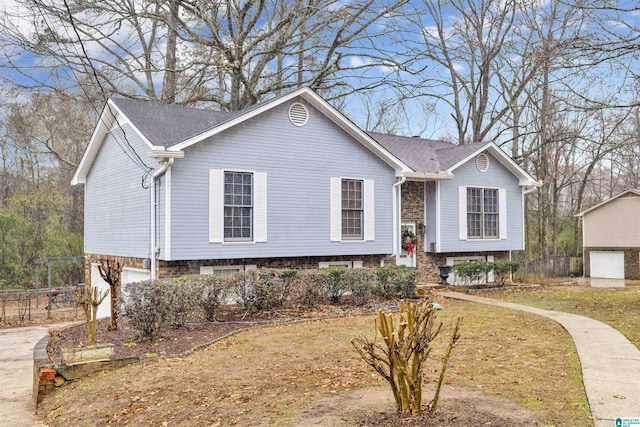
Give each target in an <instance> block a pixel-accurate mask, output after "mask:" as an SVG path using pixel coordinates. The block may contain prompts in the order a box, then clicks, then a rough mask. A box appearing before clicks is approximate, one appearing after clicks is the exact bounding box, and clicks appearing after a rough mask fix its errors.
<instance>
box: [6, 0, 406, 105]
mask: <svg viewBox="0 0 640 427" xmlns="http://www.w3.org/2000/svg"><path fill="white" fill-rule="evenodd" d="M406 3H407V0H357V1H352V2H347V3H344V2H342V1H339V0H295V1H290V0H257V1H241V0H223V1H216V2H199V1H186V0H156V1H149V2H136V1H131V0H104V1H100V2H84V1H80V0H17V2H16V4H17V5H18V6H17V7H16V8H14V9H12V10H9V11H7V12H5V16H4V19H3V20H2V21H1V22H0V43H1V46H2V48H3V51H4V52H5V56H4V58H3V60H2V61H1V63H0V65H1V66H3V67H5V68H7V69H9V70H10V71H11V72H8V73H7V76H14V78H13V81H14V82H16V83H19V84H21V85H26V86H29V87H32V88H42V87H49V86H51V83H50V82H52V81H54V82H55V84H57V85H59V84H60V82H61V81H62V82H66V84H67V86H77V80H78V79H80V78H83V77H85V76H91V78H94V79H95V80H96V81H97V82H99V84H100V86H101V87H102V88H103V90H104V92H105V94H106V95H109V94H120V95H123V96H126V97H140V98H146V99H152V100H162V101H163V102H169V103H172V102H178V103H185V104H194V103H199V102H212V103H214V104H217V105H218V106H219V108H221V109H224V110H238V109H241V108H244V107H247V106H249V105H252V104H255V103H256V102H258V101H260V100H263V99H265V98H266V97H269V96H272V95H273V94H274V93H278V92H279V91H283V90H290V89H292V88H296V87H300V86H302V85H308V86H311V87H313V88H316V89H318V90H324V91H325V94H327V95H331V96H336V95H342V94H344V93H352V92H353V91H354V90H359V89H361V87H360V86H359V85H357V84H356V85H355V86H353V84H354V83H353V82H355V80H354V81H351V83H350V84H345V83H344V82H345V80H347V79H348V78H349V77H350V76H354V75H356V74H357V73H358V72H359V71H360V70H361V68H362V67H365V68H371V67H375V66H378V65H382V64H383V63H384V64H393V63H394V60H393V59H389V58H387V57H386V56H385V57H384V58H382V57H379V56H378V55H377V54H376V53H375V49H374V48H373V46H374V45H375V44H376V40H382V39H383V38H384V37H385V36H386V35H388V33H389V31H390V30H389V28H388V27H387V26H386V25H384V21H385V20H388V19H391V18H392V17H393V16H394V15H395V14H398V13H401V10H402V7H403V6H404V5H405V4H406ZM374 24H376V25H374ZM381 44H382V42H381ZM366 46H368V48H366ZM24 56H30V58H31V59H33V60H32V61H29V64H28V65H27V64H26V63H25V61H24V60H23V57H24ZM361 56H366V57H367V61H364V65H362V64H359V65H357V66H354V65H353V59H354V58H358V57H361ZM400 65H401V64H400ZM379 80H382V79H379ZM343 86H344V87H343ZM369 86H370V84H368V83H367V87H369ZM374 86H375V85H374Z"/></svg>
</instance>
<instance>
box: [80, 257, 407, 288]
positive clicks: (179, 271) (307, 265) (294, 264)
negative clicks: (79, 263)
mask: <svg viewBox="0 0 640 427" xmlns="http://www.w3.org/2000/svg"><path fill="white" fill-rule="evenodd" d="M107 259H108V260H110V261H114V262H115V261H117V262H119V263H120V264H121V265H123V266H125V267H132V268H144V267H143V263H144V262H145V260H144V259H143V258H129V257H114V256H110V255H96V254H85V264H84V267H85V283H91V264H92V263H93V264H95V263H99V262H100V261H101V260H107ZM355 260H357V261H362V265H363V267H372V268H373V267H379V266H380V265H381V264H382V263H383V262H384V265H395V257H390V256H389V255H344V256H330V257H329V256H326V257H291V258H240V259H209V260H185V261H157V263H158V264H157V275H158V278H159V279H160V278H171V277H179V276H185V275H189V274H199V273H200V267H201V266H209V267H211V266H213V267H220V266H228V265H255V266H257V267H258V268H291V269H311V268H318V265H319V263H321V262H330V261H355Z"/></svg>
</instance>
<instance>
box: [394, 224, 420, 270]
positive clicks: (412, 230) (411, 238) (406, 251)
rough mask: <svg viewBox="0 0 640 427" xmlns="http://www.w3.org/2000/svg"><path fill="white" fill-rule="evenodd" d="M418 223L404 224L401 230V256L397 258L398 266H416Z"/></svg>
mask: <svg viewBox="0 0 640 427" xmlns="http://www.w3.org/2000/svg"><path fill="white" fill-rule="evenodd" d="M415 236H416V223H415V222H403V223H402V226H401V228H400V254H399V255H398V256H397V257H396V264H397V265H406V266H407V267H415V266H416V249H417V240H416V238H415Z"/></svg>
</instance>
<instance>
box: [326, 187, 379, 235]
mask: <svg viewBox="0 0 640 427" xmlns="http://www.w3.org/2000/svg"><path fill="white" fill-rule="evenodd" d="M374 184H375V183H374V181H373V180H372V179H361V178H337V177H336V178H331V179H330V180H329V193H330V194H329V207H330V219H331V221H330V222H331V225H330V230H331V233H330V236H331V241H332V242H351V243H362V242H366V241H373V240H375V239H376V234H375V229H376V227H375V206H376V205H375V185H374Z"/></svg>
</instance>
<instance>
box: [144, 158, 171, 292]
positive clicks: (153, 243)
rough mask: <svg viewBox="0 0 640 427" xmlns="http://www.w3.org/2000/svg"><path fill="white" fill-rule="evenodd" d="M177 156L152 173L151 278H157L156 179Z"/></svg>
mask: <svg viewBox="0 0 640 427" xmlns="http://www.w3.org/2000/svg"><path fill="white" fill-rule="evenodd" d="M174 161H175V158H173V157H169V159H167V161H165V162H163V164H162V166H161V167H160V168H158V169H157V170H155V171H154V172H153V174H152V175H151V209H150V210H151V239H150V242H149V249H150V253H151V280H156V278H157V271H156V270H157V267H156V258H157V256H158V254H157V253H156V203H157V200H156V180H157V179H158V178H160V177H161V176H162V175H163V174H164V173H165V172H166V171H167V170H168V169H169V168H170V167H171V165H173V162H174ZM165 214H166V213H165Z"/></svg>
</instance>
